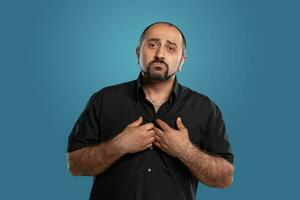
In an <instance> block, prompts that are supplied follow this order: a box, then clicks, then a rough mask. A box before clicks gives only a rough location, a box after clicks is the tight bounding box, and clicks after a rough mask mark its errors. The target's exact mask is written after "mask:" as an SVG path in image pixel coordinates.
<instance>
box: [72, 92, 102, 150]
mask: <svg viewBox="0 0 300 200" xmlns="http://www.w3.org/2000/svg"><path fill="white" fill-rule="evenodd" d="M101 104H102V92H101V90H100V91H98V92H96V93H94V94H93V95H92V96H91V97H90V99H89V101H88V103H87V104H86V106H85V108H84V110H83V112H81V114H80V116H79V118H78V119H77V121H76V123H75V125H74V127H73V129H72V131H71V133H70V135H69V138H68V148H67V152H71V151H74V150H77V149H80V148H83V147H87V146H92V145H96V144H99V143H100V133H99V130H100V129H99V126H100V123H99V122H100V113H101Z"/></svg>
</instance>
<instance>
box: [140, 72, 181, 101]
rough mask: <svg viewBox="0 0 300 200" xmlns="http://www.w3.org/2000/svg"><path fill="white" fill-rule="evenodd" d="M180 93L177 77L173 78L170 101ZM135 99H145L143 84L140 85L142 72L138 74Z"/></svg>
mask: <svg viewBox="0 0 300 200" xmlns="http://www.w3.org/2000/svg"><path fill="white" fill-rule="evenodd" d="M179 91H180V85H179V83H178V80H177V77H176V76H175V79H174V83H173V88H172V92H171V96H170V99H171V101H173V100H175V98H176V97H177V96H178V94H179ZM136 95H137V99H138V98H139V96H140V95H143V96H144V97H146V95H145V92H144V90H143V84H142V72H140V74H139V76H138V79H137V93H136Z"/></svg>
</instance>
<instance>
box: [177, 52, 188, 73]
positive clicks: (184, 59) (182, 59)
mask: <svg viewBox="0 0 300 200" xmlns="http://www.w3.org/2000/svg"><path fill="white" fill-rule="evenodd" d="M186 59H187V57H186V55H183V56H182V57H181V60H180V63H179V67H178V70H179V71H181V70H182V65H183V64H184V62H185V61H186Z"/></svg>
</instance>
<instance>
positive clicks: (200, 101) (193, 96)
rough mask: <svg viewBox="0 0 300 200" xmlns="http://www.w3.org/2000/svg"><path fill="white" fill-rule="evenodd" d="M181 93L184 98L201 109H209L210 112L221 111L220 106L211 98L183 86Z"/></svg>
mask: <svg viewBox="0 0 300 200" xmlns="http://www.w3.org/2000/svg"><path fill="white" fill-rule="evenodd" d="M181 93H182V98H186V99H189V100H191V101H192V102H193V104H195V105H198V106H199V107H200V108H201V109H203V108H205V110H207V109H208V111H209V112H214V111H216V110H219V108H218V105H217V104H216V103H215V102H214V101H213V100H212V99H211V98H210V97H209V96H207V95H206V94H204V93H202V92H199V91H196V90H193V89H191V88H189V87H187V86H184V85H181Z"/></svg>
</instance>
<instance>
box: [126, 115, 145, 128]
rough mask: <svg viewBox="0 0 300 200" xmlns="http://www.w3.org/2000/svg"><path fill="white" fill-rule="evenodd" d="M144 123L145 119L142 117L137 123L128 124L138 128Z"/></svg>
mask: <svg viewBox="0 0 300 200" xmlns="http://www.w3.org/2000/svg"><path fill="white" fill-rule="evenodd" d="M142 123H143V117H142V116H140V117H139V118H138V119H137V120H136V121H134V122H132V123H130V124H128V126H129V127H136V126H139V125H141V124H142Z"/></svg>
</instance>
